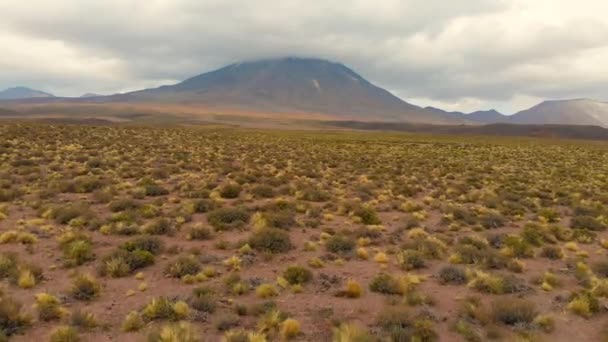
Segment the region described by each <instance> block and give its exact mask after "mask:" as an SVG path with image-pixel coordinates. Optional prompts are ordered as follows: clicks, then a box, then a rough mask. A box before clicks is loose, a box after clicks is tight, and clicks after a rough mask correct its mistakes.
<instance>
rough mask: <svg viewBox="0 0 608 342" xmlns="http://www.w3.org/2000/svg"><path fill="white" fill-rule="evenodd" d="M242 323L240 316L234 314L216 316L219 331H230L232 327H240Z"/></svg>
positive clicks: (216, 325) (216, 326)
mask: <svg viewBox="0 0 608 342" xmlns="http://www.w3.org/2000/svg"><path fill="white" fill-rule="evenodd" d="M239 324H240V319H239V316H237V315H234V314H223V315H221V316H219V317H217V318H216V320H215V323H214V325H215V328H216V329H217V330H218V331H228V330H230V329H232V328H236V327H238V326H239Z"/></svg>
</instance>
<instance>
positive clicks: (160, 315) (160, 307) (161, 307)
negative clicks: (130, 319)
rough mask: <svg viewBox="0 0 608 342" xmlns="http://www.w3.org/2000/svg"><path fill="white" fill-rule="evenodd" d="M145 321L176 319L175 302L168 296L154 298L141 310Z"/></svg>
mask: <svg viewBox="0 0 608 342" xmlns="http://www.w3.org/2000/svg"><path fill="white" fill-rule="evenodd" d="M141 317H142V318H143V319H144V320H145V321H153V320H160V319H174V317H175V313H174V311H173V302H172V301H171V300H169V299H168V298H167V297H157V298H153V299H152V300H151V301H150V302H149V303H148V304H146V306H145V307H144V308H143V310H142V311H141Z"/></svg>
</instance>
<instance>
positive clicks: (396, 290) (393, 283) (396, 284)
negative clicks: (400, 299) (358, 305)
mask: <svg viewBox="0 0 608 342" xmlns="http://www.w3.org/2000/svg"><path fill="white" fill-rule="evenodd" d="M369 289H370V290H371V291H372V292H377V293H382V294H388V295H403V294H405V292H406V289H405V288H404V285H403V283H402V282H401V281H400V279H398V278H396V277H393V276H391V275H390V274H387V273H380V274H378V275H376V276H375V277H374V278H373V279H372V281H371V282H370V284H369Z"/></svg>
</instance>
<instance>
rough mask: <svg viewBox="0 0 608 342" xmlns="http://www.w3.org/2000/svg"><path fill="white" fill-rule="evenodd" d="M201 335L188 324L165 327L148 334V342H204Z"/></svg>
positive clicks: (167, 325)
mask: <svg viewBox="0 0 608 342" xmlns="http://www.w3.org/2000/svg"><path fill="white" fill-rule="evenodd" d="M202 341H203V339H202V338H201V333H200V332H199V331H198V330H197V329H196V328H195V327H194V326H193V325H192V324H190V323H188V322H177V323H171V324H166V325H163V326H162V327H161V328H160V329H159V330H152V331H151V332H150V333H149V334H148V342H202Z"/></svg>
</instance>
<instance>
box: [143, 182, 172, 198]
mask: <svg viewBox="0 0 608 342" xmlns="http://www.w3.org/2000/svg"><path fill="white" fill-rule="evenodd" d="M144 189H145V194H146V196H164V195H167V194H168V193H169V190H167V189H165V188H163V187H162V186H160V185H158V184H148V185H146V186H145V187H144Z"/></svg>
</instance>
